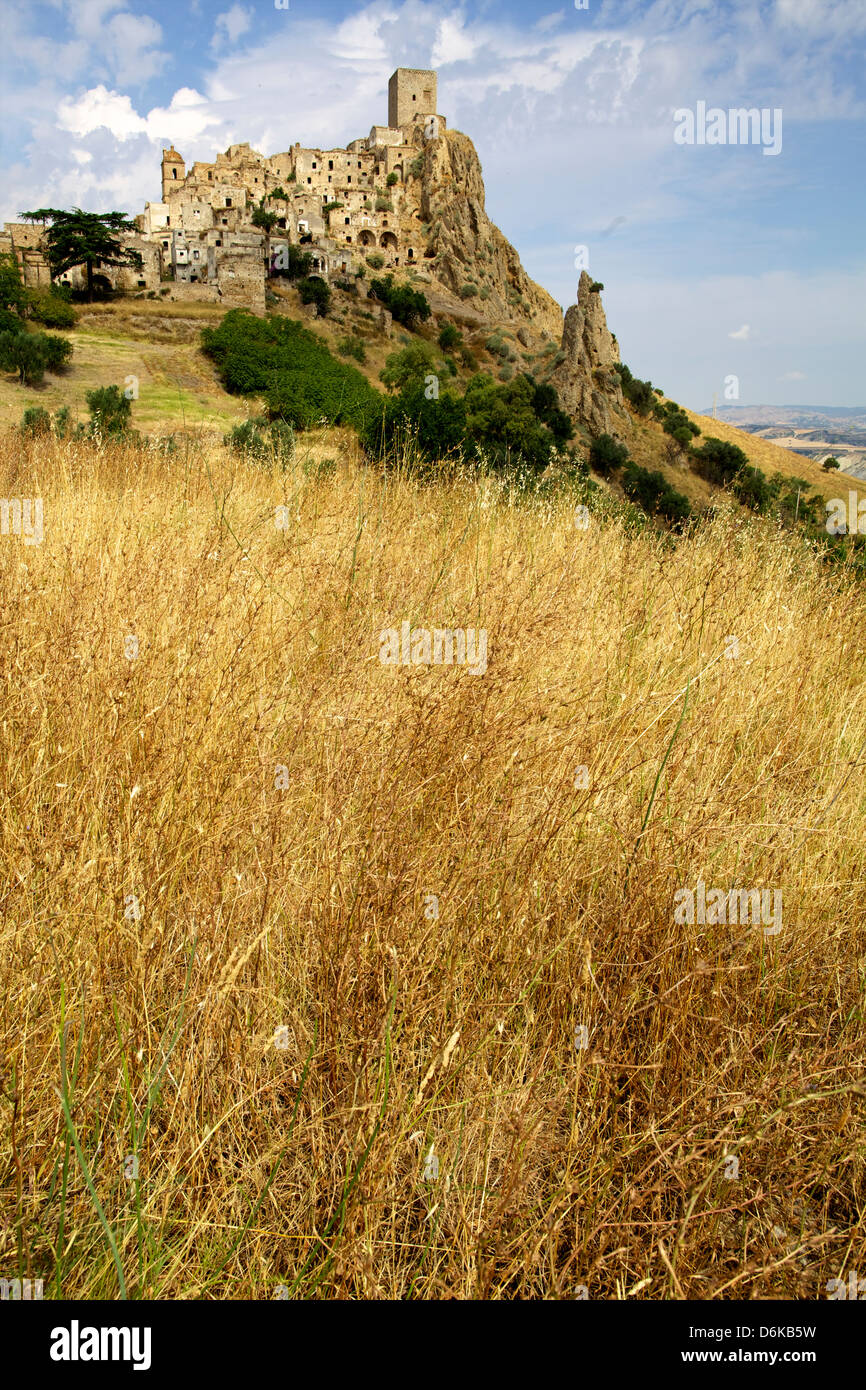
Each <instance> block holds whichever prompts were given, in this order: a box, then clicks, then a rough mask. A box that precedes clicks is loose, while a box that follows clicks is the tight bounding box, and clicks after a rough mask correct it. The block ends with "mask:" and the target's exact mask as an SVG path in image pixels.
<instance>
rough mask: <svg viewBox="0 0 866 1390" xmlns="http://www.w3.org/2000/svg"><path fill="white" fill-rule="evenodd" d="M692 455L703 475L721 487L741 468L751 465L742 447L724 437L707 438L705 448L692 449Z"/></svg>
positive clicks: (698, 470) (697, 468)
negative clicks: (728, 441) (729, 442)
mask: <svg viewBox="0 0 866 1390" xmlns="http://www.w3.org/2000/svg"><path fill="white" fill-rule="evenodd" d="M692 457H693V459H694V460H695V467H696V470H697V472H698V473H699V474H700V475H701V477H702V478H706V480H707V482H710V483H716V484H717V485H718V486H720V487H725V486H726V485H727V484H728V483H729V482H730V481H731V479H732V478H734V477H735V475H736V474H737V473H739V472H740V469H742V468H747V467H748V466H749V460H748V458H747V457H746V455H745V454H744V453H743V451H742V449H740V448H738V447H737V445H736V444H728V443H727V441H725V440H723V439H713V438H708V439H705V440H704V444H703V448H701V449H694V448H693V449H692Z"/></svg>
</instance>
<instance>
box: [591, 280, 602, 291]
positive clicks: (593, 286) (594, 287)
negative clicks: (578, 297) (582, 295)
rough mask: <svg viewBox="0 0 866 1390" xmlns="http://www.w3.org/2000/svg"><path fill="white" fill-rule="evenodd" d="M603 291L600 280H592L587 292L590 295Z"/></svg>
mask: <svg viewBox="0 0 866 1390" xmlns="http://www.w3.org/2000/svg"><path fill="white" fill-rule="evenodd" d="M603 289H604V285H603V284H602V283H601V281H600V280H593V282H592V284H591V285H590V287H589V292H590V294H600V292H601V291H602V290H603Z"/></svg>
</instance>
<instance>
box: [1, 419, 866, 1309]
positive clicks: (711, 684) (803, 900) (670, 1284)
mask: <svg viewBox="0 0 866 1390" xmlns="http://www.w3.org/2000/svg"><path fill="white" fill-rule="evenodd" d="M305 448H306V449H307V452H308V455H309V457H307V458H304V457H302V456H301V454H300V453H299V455H298V457H297V458H296V459H295V461H294V462H293V464H292V465H291V466H290V468H289V469H288V471H287V472H286V473H285V474H282V473H280V472H279V471H273V472H268V471H267V470H264V469H257V468H254V467H252V466H246V465H244V464H243V463H242V462H241V461H239V460H237V459H231V458H229V457H228V456H227V455H226V454H224V452H223V450H222V448H221V447H216V446H207V445H204V444H192V445H188V446H185V447H184V448H183V449H182V450H181V453H180V454H179V455H177V456H175V457H172V458H168V459H161V460H160V459H158V458H156V457H155V456H154V455H153V454H151V453H148V452H147V451H146V450H141V449H139V448H136V447H132V446H130V447H128V448H124V447H122V446H117V447H108V446H106V447H104V448H96V447H95V446H93V445H91V444H87V443H66V444H61V443H57V442H55V441H51V440H48V441H45V440H37V441H35V442H34V443H32V444H30V445H28V446H26V447H25V446H24V445H23V444H22V441H21V440H20V438H19V437H18V436H17V434H14V433H10V434H9V435H8V436H7V438H6V439H5V441H4V460H5V463H4V482H3V489H4V491H5V495H6V496H8V497H11V496H22V497H28V496H29V497H35V496H41V497H42V498H43V499H44V503H45V539H44V542H43V544H42V545H41V546H38V547H37V546H33V547H24V546H23V545H22V542H21V539H20V538H19V537H13V536H4V537H2V538H0V568H2V584H0V605H2V628H3V642H2V646H0V660H2V664H3V685H2V718H0V736H2V761H0V767H2V778H3V796H4V816H3V830H2V868H0V880H2V883H0V893H2V898H0V904H2V926H0V932H2V965H0V971H2V982H0V983H2V990H0V993H2V1018H0V1028H2V1038H3V1053H2V1099H0V1106H2V1111H0V1114H2V1152H0V1182H2V1209H3V1213H4V1218H5V1219H4V1221H3V1222H2V1224H0V1272H2V1273H3V1274H4V1276H5V1277H12V1276H13V1275H15V1274H16V1273H20V1274H21V1275H28V1276H30V1277H43V1278H44V1279H45V1280H46V1296H49V1295H54V1294H61V1295H62V1296H64V1297H109V1298H110V1297H117V1296H118V1295H119V1293H120V1289H121V1285H120V1280H119V1275H118V1262H119V1267H120V1271H121V1272H122V1275H123V1279H124V1281H125V1286H126V1290H127V1293H128V1295H129V1296H130V1297H133V1298H136V1297H140V1298H196V1297H216V1298H228V1297H230V1298H271V1297H273V1296H274V1294H275V1290H277V1288H278V1287H279V1286H284V1287H285V1288H286V1289H288V1290H289V1291H290V1293H291V1296H293V1297H346V1296H350V1297H351V1296H354V1297H364V1298H394V1297H396V1298H405V1297H413V1298H438V1297H442V1296H451V1297H460V1298H502V1297H516V1296H521V1297H543V1298H559V1297H566V1298H568V1297H574V1294H575V1290H576V1289H577V1288H578V1286H579V1285H585V1286H586V1287H587V1289H588V1290H589V1295H590V1297H591V1298H622V1297H628V1296H630V1295H631V1296H634V1297H640V1298H648V1299H660V1298H668V1297H674V1298H680V1297H686V1298H699V1299H711V1298H714V1297H722V1298H744V1297H745V1298H764V1297H768V1296H776V1297H797V1296H801V1297H823V1296H824V1287H825V1283H826V1280H827V1279H828V1278H831V1277H835V1276H837V1275H839V1274H840V1272H841V1271H843V1270H846V1271H847V1270H848V1269H849V1268H856V1267H857V1266H858V1264H859V1267H860V1268H861V1269H862V1268H864V1267H866V1252H864V1250H863V1235H862V1215H863V1159H864V1140H863V1114H864V1104H866V1101H864V1091H863V1086H862V1081H863V1073H864V1067H863V1023H862V1005H863V968H864V944H863V927H862V912H861V911H859V910H858V894H859V891H860V881H861V878H862V858H863V845H864V842H866V837H864V811H863V761H864V754H863V749H864V744H866V706H864V698H863V652H862V634H863V633H864V632H866V598H864V594H863V592H862V590H859V589H857V588H856V587H855V586H853V585H851V584H848V583H846V582H845V581H844V578H840V576H838V575H837V576H835V577H832V576H829V575H828V574H827V573H825V572H824V571H822V570H821V569H820V567H819V566H818V564H817V563H816V562H815V561H814V560H813V559H812V558H811V557H810V556H809V555H808V554H807V553H806V552H805V551H804V550H802V549H801V548H800V547H799V546H798V545H797V544H796V543H795V542H792V541H790V540H789V539H787V538H786V537H785V536H784V535H782V534H780V533H778V532H776V531H775V530H774V529H773V528H772V527H771V526H769V525H766V524H763V523H754V524H746V525H744V524H743V523H742V522H741V521H739V520H737V519H735V518H733V517H732V516H729V515H721V516H720V517H719V518H718V520H717V521H715V522H714V523H712V524H711V525H709V526H708V527H707V528H706V529H705V530H703V531H702V532H700V533H699V534H698V535H697V536H696V537H695V538H694V539H692V540H689V541H684V542H682V543H679V544H677V545H676V546H672V545H670V544H668V543H666V542H665V541H663V540H661V539H659V538H658V537H655V536H653V535H651V534H644V535H629V534H627V533H626V532H625V531H624V530H623V529H622V527H621V526H619V525H616V524H611V525H601V524H599V523H598V522H595V523H593V525H591V526H590V528H589V529H588V530H586V531H581V530H578V529H576V528H575V526H574V524H573V506H572V504H570V503H569V501H568V499H567V498H565V497H562V498H559V499H557V498H556V497H555V496H554V497H552V498H549V499H547V500H535V501H528V500H527V499H526V498H524V497H522V496H520V495H518V494H517V493H515V492H514V491H513V490H510V489H509V488H508V487H507V486H504V485H500V484H498V483H497V482H496V481H495V480H491V479H489V478H488V479H480V480H478V479H476V480H472V479H469V478H460V477H457V478H452V479H450V480H448V481H442V482H440V483H437V484H431V485H425V486H421V485H418V484H416V483H413V482H412V481H411V480H410V479H409V478H408V477H407V476H406V475H405V474H404V473H402V472H401V471H399V470H398V471H397V472H395V473H393V474H391V475H389V476H381V475H379V474H377V473H374V472H373V471H371V470H368V469H365V468H364V467H363V466H362V464H361V461H360V460H359V459H358V458H357V457H356V455H355V453H354V452H353V449H352V446H351V443H350V442H349V441H348V440H347V439H346V438H344V437H343V436H341V435H338V434H334V435H332V436H331V437H324V438H319V439H316V440H313V441H311V442H310V443H309V444H308V445H306V446H305ZM323 455H328V456H331V457H335V458H336V459H337V467H336V470H335V471H333V472H331V473H328V474H327V475H321V476H320V475H318V474H317V473H316V470H315V469H314V468H311V467H310V461H311V460H313V461H315V459H316V458H321V457H322V456H323ZM280 505H285V506H287V507H288V509H289V517H290V525H289V529H288V530H282V531H281V530H278V529H277V528H276V526H275V524H274V516H275V509H276V507H277V506H280ZM404 619H407V620H409V621H411V622H412V623H413V624H415V625H421V626H428V627H433V626H438V627H460V628H469V627H475V628H478V627H484V628H486V630H487V632H488V638H489V659H488V670H487V673H486V674H485V675H483V676H473V675H471V674H469V673H468V672H467V671H466V670H465V669H460V668H457V667H454V668H452V669H448V668H443V667H425V666H417V667H386V666H383V665H382V664H381V663H380V661H379V660H378V649H379V648H378V638H379V632H380V630H381V629H383V628H388V627H391V626H399V624H400V623H401V622H402V621H403V620H404ZM732 634H733V635H736V636H737V637H738V640H739V656H738V657H736V658H735V659H728V658H726V657H725V650H726V639H727V638H728V636H729V635H732ZM128 636H135V637H137V638H138V656H137V657H135V658H133V659H129V658H128V657H127V656H126V654H125V639H126V638H127V637H128ZM687 688H688V707H687V709H686V710H685V714H683V709H684V700H685V693H686V689H687ZM679 721H681V726H680V727H679V731H678V733H677V734H676V737H675V738H674V737H673V736H674V733H675V731H676V729H677V725H678V722H679ZM665 758H666V759H667V760H666V761H665ZM584 765H585V766H586V767H587V768H588V770H589V777H588V786H587V787H586V788H583V789H581V788H578V787H576V786H575V769H576V768H577V767H578V766H584ZM279 767H284V768H285V769H287V775H284V776H283V778H282V779H281V780H282V782H283V783H284V785H283V786H282V787H278V786H277V785H276V776H277V769H278V768H279ZM660 770H661V775H659V774H660ZM651 802H652V804H650V803H651ZM699 878H702V879H704V880H705V882H706V883H707V884H708V885H713V886H720V887H723V888H728V887H734V886H738V887H756V888H762V887H767V888H781V889H782V891H783V898H784V922H783V929H782V931H781V932H780V933H779V934H778V935H776V936H773V937H766V936H764V935H763V933H762V931H761V930H760V928H759V927H749V926H746V927H742V926H726V925H702V924H699V923H695V924H694V925H675V923H674V906H673V895H674V892H675V891H676V889H678V888H682V887H692V888H694V886H695V884H696V882H697V880H698V879H699ZM430 894H435V895H436V896H437V898H438V902H439V915H438V917H437V918H434V919H433V920H431V919H430V916H429V914H428V913H425V907H424V904H425V900H426V899H427V895H430ZM581 1026H583V1027H585V1028H586V1030H587V1037H588V1045H587V1046H585V1047H580V1046H576V1045H575V1034H576V1030H577V1029H578V1028H579V1027H581ZM458 1035H459V1042H458ZM61 1097H63V1099H61ZM64 1106H65V1107H66V1109H65V1111H64ZM431 1147H432V1148H434V1149H435V1155H436V1156H437V1158H438V1161H439V1172H438V1177H437V1178H435V1180H431V1179H429V1178H425V1176H424V1163H425V1157H426V1156H427V1155H429V1154H430V1152H431ZM131 1156H135V1157H136V1158H137V1159H138V1177H137V1178H135V1177H131V1176H129V1173H130V1172H131V1171H134V1170H133V1169H132V1167H131V1165H130V1163H129V1159H130V1157H131ZM732 1157H735V1158H736V1159H737V1160H738V1165H739V1171H738V1176H737V1177H736V1178H733V1179H731V1178H728V1177H726V1169H728V1168H730V1166H731V1165H730V1164H729V1162H728V1160H729V1159H730V1158H732ZM94 1199H96V1200H94ZM97 1202H98V1208H97ZM100 1210H101V1212H102V1213H104V1220H102V1219H101V1218H100V1214H99V1213H100ZM106 1226H107V1227H108V1231H109V1232H110V1234H111V1236H112V1240H113V1242H114V1243H115V1245H116V1258H115V1252H114V1251H113V1250H112V1241H110V1240H109V1239H108V1236H107V1232H106ZM780 1232H781V1235H780V1234H779V1233H780Z"/></svg>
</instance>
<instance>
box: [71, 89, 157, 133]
mask: <svg viewBox="0 0 866 1390" xmlns="http://www.w3.org/2000/svg"><path fill="white" fill-rule="evenodd" d="M57 124H58V126H59V128H60V129H61V130H68V131H71V133H72V134H73V135H78V136H83V135H89V134H90V133H91V131H94V130H100V129H103V128H104V129H105V130H110V131H111V133H112V135H113V136H114V137H115V138H116V139H117V140H128V139H129V138H130V136H132V135H140V134H141V133H142V131H145V130H146V129H147V122H146V121H145V120H143V119H142V117H141V116H139V115H138V113H137V112H136V111H135V110H134V108H133V105H132V101H131V100H130V98H129V97H128V96H126V95H125V94H124V93H121V92H109V91H108V89H107V88H106V87H103V86H102V85H101V84H100V85H99V86H98V87H93V88H92V89H91V90H90V91H89V92H84V93H83V94H82V95H81V96H80V97H79V98H78V99H77V101H73V100H72V99H71V98H68V99H66V100H64V101H61V103H60V105H59V106H58V108H57Z"/></svg>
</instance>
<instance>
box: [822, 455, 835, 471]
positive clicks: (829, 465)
mask: <svg viewBox="0 0 866 1390" xmlns="http://www.w3.org/2000/svg"><path fill="white" fill-rule="evenodd" d="M821 467H822V468H823V470H824V472H825V473H829V472H831V471H832V469H834V468H838V467H839V460H838V459H837V458H833V456H832V454H831V455H830V456H829V457H828V458H825V460H824V462H823V463H822V464H821Z"/></svg>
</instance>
